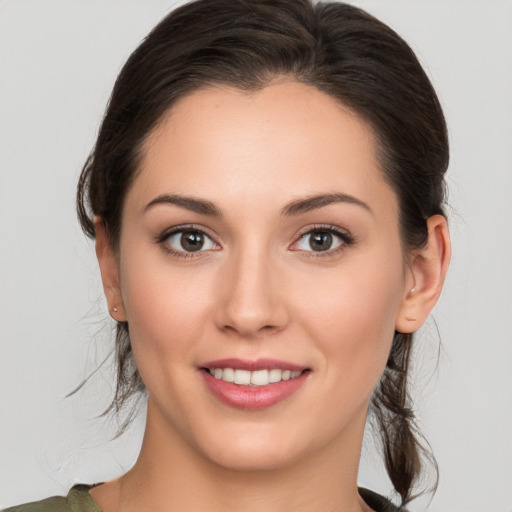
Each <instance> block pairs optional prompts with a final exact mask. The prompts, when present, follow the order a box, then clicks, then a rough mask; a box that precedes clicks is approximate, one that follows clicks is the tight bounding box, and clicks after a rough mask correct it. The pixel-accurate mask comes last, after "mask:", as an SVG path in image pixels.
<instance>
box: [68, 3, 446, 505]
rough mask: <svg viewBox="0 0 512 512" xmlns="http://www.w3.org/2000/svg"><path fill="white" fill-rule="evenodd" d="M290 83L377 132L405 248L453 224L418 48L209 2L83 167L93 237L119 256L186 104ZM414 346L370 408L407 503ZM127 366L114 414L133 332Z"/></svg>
mask: <svg viewBox="0 0 512 512" xmlns="http://www.w3.org/2000/svg"><path fill="white" fill-rule="evenodd" d="M283 75H284V76H288V77H290V78H292V79H294V80H296V81H298V82H302V83H304V84H309V85H311V86H313V87H316V88H317V89H319V90H320V91H323V92H325V93H327V94H329V95H330V96H331V97H333V98H335V99H336V100H338V101H339V102H340V103H342V104H343V105H345V106H347V107H349V108H351V109H352V110H353V111H355V112H356V113H357V114H358V115H359V116H361V117H362V118H363V119H365V120H366V122H368V123H369V124H370V125H371V126H372V128H373V130H374V132H375V134H376V137H377V141H378V152H379V157H380V160H381V165H382V170H383V173H384V176H385V178H386V179H387V180H388V182H389V183H390V185H391V186H392V187H393V189H394V191H395V193H396V195H397V197H398V201H399V206H400V229H401V234H402V240H403V246H404V250H410V249H411V248H418V247H421V246H422V245H424V244H425V243H426V241H427V237H428V232H427V226H426V220H427V218H428V217H429V216H431V215H434V214H443V202H444V174H445V172H446V169H447V166H448V141H447V131H446V125H445V121H444V117H443V113H442V110H441V107H440V104H439V101H438V99H437V96H436V94H435V92H434V90H433V88H432V85H431V84H430V81H429V79H428V77H427V76H426V74H425V72H424V71H423V69H422V67H421V65H420V64H419V62H418V60H417V58H416V56H415V55H414V53H413V51H412V50H411V48H410V47H409V46H408V45H407V43H405V42H404V41H403V40H402V39H401V38H400V37H399V36H398V35H397V34H396V33H395V32H394V31H393V30H392V29H390V28H389V27H387V26H386V25H384V24H383V23H382V22H380V21H378V20H377V19H375V18H374V17H372V16H370V15H369V14H367V13H366V12H364V11H362V10H360V9H358V8H356V7H353V6H350V5H346V4H343V3H323V2H321V3H318V4H316V5H314V4H313V3H312V2H311V1H310V0H199V1H196V2H192V3H189V4H187V5H185V6H182V7H180V8H178V9H176V10H175V11H173V12H172V13H170V14H169V15H168V16H167V17H165V18H164V19H163V20H162V21H161V22H160V23H159V24H158V25H157V26H156V27H155V28H154V29H153V30H152V32H151V33H150V34H149V35H148V36H147V37H146V38H145V39H144V41H143V42H142V44H141V45H140V46H139V47H138V48H137V49H136V50H135V51H134V52H133V54H132V55H131V56H130V58H129V59H128V61H127V62H126V64H125V66H124V67H123V69H122V71H121V73H120V74H119V77H118V78H117V81H116V83H115V86H114V89H113V92H112V96H111V98H110V101H109V104H108V107H107V111H106V114H105V118H104V119H103V123H102V125H101V129H100V132H99V135H98V139H97V142H96V145H95V147H94V149H93V151H92V153H91V155H90V156H89V158H88V160H87V162H86V164H85V166H84V168H83V171H82V175H81V177H80V181H79V184H78V202H77V208H78V217H79V220H80V223H81V225H82V228H83V230H84V232H85V233H86V234H87V235H88V236H90V237H91V238H94V235H95V233H94V224H93V218H92V216H93V215H99V216H101V218H102V219H103V222H104V224H105V227H106V229H107V232H108V235H109V238H110V242H111V244H112V246H113V247H114V248H117V246H118V241H119V233H120V223H121V212H122V207H123V201H124V198H125V196H126V192H127V190H128V188H129V187H130V184H131V183H132V182H133V180H134V178H135V176H136V174H137V170H138V165H139V162H140V158H141V148H142V147H143V144H144V141H145V139H146V138H147V137H148V135H149V134H150V132H151V131H152V129H153V128H154V127H155V126H156V125H157V123H158V121H159V120H160V119H161V118H162V116H163V115H164V114H165V113H166V112H167V111H168V109H169V108H171V107H172V105H173V104H174V103H175V102H176V101H177V100H178V99H179V98H181V97H183V96H184V95H187V94H190V93H191V92H193V91H195V90H198V89H200V88H204V87H207V86H208V85H211V84H224V85H229V86H233V87H237V88H240V89H243V90H257V89H260V88H262V87H264V86H265V85H266V84H268V83H269V82H270V81H271V80H272V79H274V78H275V77H277V76H283ZM412 341H413V336H412V334H402V333H398V332H397V333H395V337H394V340H393V344H392V349H391V352H390V355H389V360H388V362H387V365H386V369H385V371H384V374H383V376H382V378H381V380H380V382H379V385H378V386H377V388H376V390H375V392H374V394H373V396H372V405H371V407H372V409H373V413H374V416H375V418H376V420H377V424H378V426H379V428H378V431H379V432H380V434H381V437H382V444H383V451H384V460H385V464H386V468H387V471H388V474H389V476H390V479H391V482H392V484H393V486H394V488H395V489H396V491H397V492H398V494H399V495H400V497H401V499H402V504H405V503H407V502H409V501H410V500H411V499H413V498H414V495H413V488H415V486H416V485H417V482H418V479H419V476H420V474H421V470H422V462H421V457H420V454H421V453H422V452H425V454H427V456H429V455H430V452H428V451H427V449H426V446H425V442H424V441H423V442H422V439H423V438H422V437H421V435H420V434H419V432H418V431H417V429H416V427H415V422H414V413H413V410H412V402H411V400H410V397H409V395H408V392H407V376H408V366H409V359H410V351H411V346H412ZM116 356H117V367H118V377H117V388H116V393H115V397H114V399H113V402H112V404H111V406H110V411H119V410H120V409H121V407H122V406H123V405H124V404H125V403H126V402H127V401H128V400H129V399H130V398H131V397H133V396H136V395H137V393H138V392H140V391H143V390H144V384H143V382H142V380H141V378H140V375H139V373H138V371H137V368H136V365H135V362H134V359H133V355H132V351H131V345H130V338H129V326H128V324H127V323H126V322H121V323H118V325H117V334H116ZM128 419H129V418H128ZM427 446H428V445H427ZM430 458H431V460H432V461H433V459H432V457H431V456H430ZM434 465H435V463H434ZM434 487H435V486H434Z"/></svg>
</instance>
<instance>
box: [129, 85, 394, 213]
mask: <svg viewBox="0 0 512 512" xmlns="http://www.w3.org/2000/svg"><path fill="white" fill-rule="evenodd" d="M143 155H144V156H143V159H142V162H141V166H140V170H139V175H138V177H137V179H136V180H135V183H134V187H133V188H134V189H137V195H141V194H140V193H143V195H145V196H147V197H149V196H151V195H158V194H161V193H170V192H172V193H184V194H194V195H199V196H208V198H209V199H212V200H214V201H215V199H216V198H217V197H218V198H219V199H222V198H224V197H225V198H226V199H228V198H230V197H231V199H234V198H236V197H238V198H242V199H243V200H244V201H246V203H247V204H250V203H251V202H254V203H255V204H257V203H258V201H260V200H261V199H263V198H264V197H265V198H266V199H268V196H269V194H276V193H277V192H279V193H281V196H282V197H281V199H282V200H283V201H286V200H288V199H290V198H293V197H294V196H296V197H300V196H304V195H310V194H314V193H325V192H343V193H347V194H351V195H354V196H356V197H359V198H361V199H362V200H365V197H366V198H367V199H368V198H369V196H372V194H373V195H374V196H375V197H373V200H374V201H375V200H378V199H379V198H378V196H379V194H380V195H382V194H384V195H386V199H387V200H389V199H391V200H394V194H393V193H392V191H391V190H390V189H389V187H388V185H387V184H386V182H385V180H384V177H383V174H382V171H381V169H380V165H379V162H378V159H377V152H376V143H375V137H374V135H373V132H372V129H371V127H370V126H369V125H368V124H367V123H366V122H365V121H363V120H362V119H361V118H360V117H359V116H357V115H356V114H355V113H354V112H352V111H351V110H349V109H348V108H346V107H344V106H343V105H341V104H340V103H338V102H337V101H336V100H335V99H333V98H332V97H330V96H329V95H327V94H325V93H323V92H321V91H319V90H317V89H316V88H314V87H311V86H308V85H305V84H301V83H297V82H280V83H273V84H270V85H268V86H266V87H264V88H263V89H261V90H258V91H252V92H244V91H240V90H238V89H233V88H229V87H215V88H214V87H212V88H208V89H204V90H200V91H196V92H194V93H192V94H190V95H188V96H186V97H184V98H183V99H181V100H180V101H179V102H178V103H177V104H176V105H175V106H174V107H173V108H172V109H171V110H170V111H169V112H168V114H167V115H166V116H165V117H164V119H163V120H162V121H161V122H160V123H159V125H158V126H157V127H156V128H155V129H154V130H153V132H152V133H151V134H150V136H149V137H148V139H147V141H146V144H145V147H144V151H143ZM340 188H341V190H340ZM163 189H165V190H163ZM129 195H130V194H129ZM242 196H243V197H242Z"/></svg>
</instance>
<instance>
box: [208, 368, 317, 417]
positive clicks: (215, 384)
mask: <svg viewBox="0 0 512 512" xmlns="http://www.w3.org/2000/svg"><path fill="white" fill-rule="evenodd" d="M200 371H201V373H202V374H203V378H204V381H205V383H206V386H207V387H208V389H209V390H210V391H211V392H212V393H213V394H214V395H215V396H216V397H217V398H218V399H219V400H220V401H221V402H223V403H225V404H227V405H229V406H231V407H237V408H239V409H264V408H265V407H270V406H272V405H275V404H277V403H279V402H281V401H282V400H284V399H285V398H288V397H289V396H290V395H292V394H293V393H295V391H297V390H298V389H299V388H300V387H301V386H302V385H303V384H304V382H305V381H306V379H307V376H308V374H309V372H303V373H301V374H300V375H299V376H298V377H295V378H293V379H289V380H282V381H280V382H276V383H274V384H268V385H266V386H243V385H240V384H233V383H232V382H226V381H224V380H222V379H216V378H215V377H214V376H213V375H211V374H210V373H208V372H207V371H205V370H200Z"/></svg>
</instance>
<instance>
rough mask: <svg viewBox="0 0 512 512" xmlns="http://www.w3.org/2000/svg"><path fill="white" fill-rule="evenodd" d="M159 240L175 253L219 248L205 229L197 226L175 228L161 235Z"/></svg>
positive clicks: (184, 253) (185, 253) (183, 253)
mask: <svg viewBox="0 0 512 512" xmlns="http://www.w3.org/2000/svg"><path fill="white" fill-rule="evenodd" d="M158 242H159V243H161V244H163V245H164V247H165V248H166V249H167V250H168V251H170V252H173V253H175V254H179V255H183V256H185V255H187V253H197V252H203V251H212V250H217V249H219V245H218V244H216V243H215V242H214V241H213V240H212V239H211V238H210V237H209V236H208V235H207V234H206V233H205V232H204V231H201V230H200V229H195V228H187V229H183V228H182V229H179V230H178V229H175V230H173V231H172V232H171V233H169V232H167V233H165V234H163V235H162V236H161V237H159V239H158Z"/></svg>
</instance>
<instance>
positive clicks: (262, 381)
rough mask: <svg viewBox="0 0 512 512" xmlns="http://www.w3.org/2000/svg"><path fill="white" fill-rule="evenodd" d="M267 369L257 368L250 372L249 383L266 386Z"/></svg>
mask: <svg viewBox="0 0 512 512" xmlns="http://www.w3.org/2000/svg"><path fill="white" fill-rule="evenodd" d="M268 383H269V382H268V370H257V371H255V372H252V374H251V384H254V385H255V386H266V385H267V384H268Z"/></svg>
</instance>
